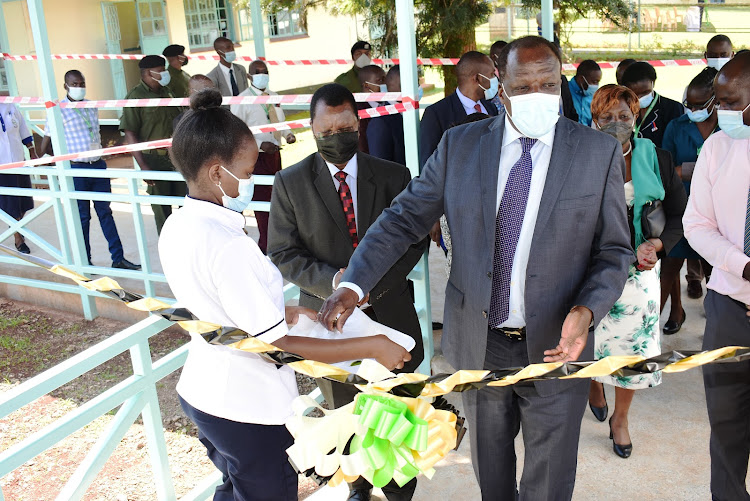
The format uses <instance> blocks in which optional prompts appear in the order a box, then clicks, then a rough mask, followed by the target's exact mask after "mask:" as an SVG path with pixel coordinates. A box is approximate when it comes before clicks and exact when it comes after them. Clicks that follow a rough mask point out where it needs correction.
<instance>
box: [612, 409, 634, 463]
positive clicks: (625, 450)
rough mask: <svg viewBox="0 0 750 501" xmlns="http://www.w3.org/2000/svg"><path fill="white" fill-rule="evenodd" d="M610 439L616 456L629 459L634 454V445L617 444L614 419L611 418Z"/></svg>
mask: <svg viewBox="0 0 750 501" xmlns="http://www.w3.org/2000/svg"><path fill="white" fill-rule="evenodd" d="M613 417H614V416H613ZM609 438H610V440H612V450H614V451H615V454H617V455H618V456H620V457H621V458H623V459H628V458H629V457H630V454H632V452H633V444H632V443H630V444H627V445H620V444H618V443H617V442H615V435H614V433H612V418H609Z"/></svg>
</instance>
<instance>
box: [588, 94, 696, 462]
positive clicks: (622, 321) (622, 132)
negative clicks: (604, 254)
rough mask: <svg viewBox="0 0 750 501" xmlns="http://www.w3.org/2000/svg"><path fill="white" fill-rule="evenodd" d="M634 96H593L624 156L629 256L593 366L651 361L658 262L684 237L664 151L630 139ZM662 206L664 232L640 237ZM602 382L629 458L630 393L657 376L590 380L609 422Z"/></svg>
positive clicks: (682, 198)
mask: <svg viewBox="0 0 750 501" xmlns="http://www.w3.org/2000/svg"><path fill="white" fill-rule="evenodd" d="M638 110H639V103H638V97H637V96H636V95H635V94H634V93H633V92H632V91H631V90H630V89H628V88H626V87H620V86H617V85H605V86H604V87H602V88H601V89H599V90H598V91H597V92H596V94H594V99H593V101H592V103H591V114H592V117H593V124H594V127H596V128H598V129H599V130H601V131H602V132H604V133H606V134H609V135H611V136H613V137H615V138H617V139H618V140H619V141H620V143H621V144H622V152H623V156H624V158H625V187H624V189H625V202H626V204H627V206H628V221H629V225H630V235H631V242H632V245H633V248H634V249H635V255H634V256H633V264H632V265H631V266H630V271H629V273H628V280H627V282H626V283H625V288H624V290H623V292H622V295H621V296H620V298H619V299H618V300H617V302H616V303H615V305H614V306H613V307H612V310H611V311H610V312H609V314H608V315H607V316H606V317H605V318H604V319H602V321H601V322H600V323H599V325H598V326H597V327H596V331H595V332H594V343H595V345H594V350H595V357H596V359H597V360H599V359H601V358H604V357H607V356H610V355H640V356H643V357H646V358H648V357H652V356H655V355H658V354H659V353H661V339H660V330H659V306H660V301H661V291H660V288H659V268H660V263H659V259H661V258H662V257H664V256H665V255H666V254H667V253H669V251H670V250H671V249H672V247H674V245H675V244H677V242H678V241H679V240H680V238H682V213H683V212H684V211H685V204H686V202H687V195H686V194H685V188H684V187H683V185H682V182H681V180H680V178H679V176H678V175H677V172H676V171H675V169H674V164H673V163H672V157H671V155H670V153H669V152H667V151H665V150H662V149H660V148H657V147H655V146H654V143H652V142H651V141H650V140H648V139H641V138H635V137H634V135H633V126H634V123H635V117H636V116H637V115H638ZM655 200H662V203H663V207H664V212H665V213H666V216H667V217H666V221H667V223H666V226H665V228H664V231H663V232H662V233H661V235H658V236H654V235H644V231H645V230H644V228H642V227H641V224H640V221H641V215H642V213H643V210H644V207H645V206H646V205H647V204H649V203H651V202H653V201H655ZM602 383H606V384H609V385H612V386H614V387H615V410H614V412H613V413H612V417H611V418H610V420H609V427H610V438H611V439H612V440H613V442H612V444H613V450H614V452H615V453H616V454H617V455H618V456H620V457H622V458H627V457H630V454H631V452H632V449H633V446H632V443H631V440H630V434H629V432H628V411H629V410H630V403H631V402H632V400H633V396H634V395H635V390H637V389H641V388H651V387H653V386H656V385H658V384H660V383H661V373H660V372H656V373H653V374H643V375H637V376H617V375H615V376H607V377H602V378H596V381H592V382H591V390H590V393H589V406H590V407H591V411H592V412H593V413H594V416H596V418H597V419H598V420H599V421H604V420H605V419H606V418H607V411H608V409H607V401H606V399H605V396H604V386H603V384H602Z"/></svg>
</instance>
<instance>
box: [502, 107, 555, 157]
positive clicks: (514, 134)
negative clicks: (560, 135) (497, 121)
mask: <svg viewBox="0 0 750 501" xmlns="http://www.w3.org/2000/svg"><path fill="white" fill-rule="evenodd" d="M556 128H557V125H555V126H554V127H552V130H551V131H549V132H548V133H546V134H545V135H543V136H542V137H540V138H539V141H541V142H542V143H543V144H545V145H547V146H549V147H550V148H551V147H552V144H553V143H554V142H555V129H556ZM522 137H524V136H523V134H521V133H520V132H518V131H517V130H516V128H515V127H513V124H511V123H510V119H509V118H508V115H507V113H506V115H505V133H504V134H503V146H508V145H509V144H510V143H512V142H513V141H515V140H516V139H520V138H522Z"/></svg>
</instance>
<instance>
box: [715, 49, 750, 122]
mask: <svg viewBox="0 0 750 501" xmlns="http://www.w3.org/2000/svg"><path fill="white" fill-rule="evenodd" d="M714 89H715V90H716V101H717V102H718V104H719V109H720V110H731V111H742V110H744V114H743V120H744V123H745V125H750V107H749V106H748V105H750V53H743V54H737V55H736V56H734V58H733V59H732V60H731V61H729V62H728V63H727V64H725V65H724V67H723V68H721V71H719V74H718V75H717V76H716V83H715V84H714Z"/></svg>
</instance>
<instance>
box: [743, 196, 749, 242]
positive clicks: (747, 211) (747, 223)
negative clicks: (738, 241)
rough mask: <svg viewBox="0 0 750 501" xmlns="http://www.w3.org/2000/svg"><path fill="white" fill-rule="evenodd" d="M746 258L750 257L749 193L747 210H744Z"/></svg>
mask: <svg viewBox="0 0 750 501" xmlns="http://www.w3.org/2000/svg"><path fill="white" fill-rule="evenodd" d="M743 250H744V251H745V255H746V256H750V192H749V193H748V196H747V208H746V209H745V247H744V249H743Z"/></svg>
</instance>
